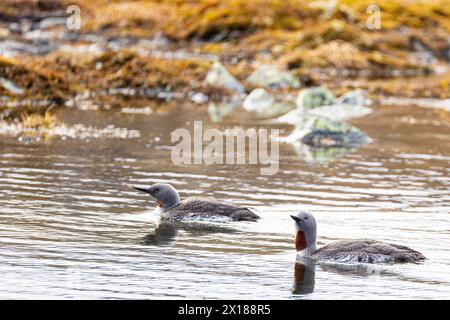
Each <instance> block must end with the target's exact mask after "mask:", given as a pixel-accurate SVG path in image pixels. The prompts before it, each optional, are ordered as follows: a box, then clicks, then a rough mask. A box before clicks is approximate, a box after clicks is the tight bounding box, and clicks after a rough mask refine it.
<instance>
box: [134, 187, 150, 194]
mask: <svg viewBox="0 0 450 320" xmlns="http://www.w3.org/2000/svg"><path fill="white" fill-rule="evenodd" d="M133 188H134V189H136V190H138V191H142V192H145V193H148V194H149V195H152V193H151V192H150V190H148V189H145V188H139V187H133Z"/></svg>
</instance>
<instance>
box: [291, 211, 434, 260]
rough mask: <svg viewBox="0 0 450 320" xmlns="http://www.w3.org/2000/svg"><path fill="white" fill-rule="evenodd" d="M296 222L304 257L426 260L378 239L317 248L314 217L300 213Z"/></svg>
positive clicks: (413, 251)
mask: <svg viewBox="0 0 450 320" xmlns="http://www.w3.org/2000/svg"><path fill="white" fill-rule="evenodd" d="M291 218H292V219H293V220H294V221H295V226H296V231H297V233H296V237H295V247H296V249H297V254H298V255H299V256H301V257H306V258H311V259H315V260H323V261H335V262H361V263H405V262H418V261H421V260H425V259H426V258H425V257H424V256H423V255H422V254H421V253H420V252H417V251H415V250H412V249H410V248H408V247H405V246H401V245H396V244H390V243H384V242H380V241H376V240H365V239H364V240H345V241H338V242H334V243H331V244H328V245H326V246H324V247H322V248H319V249H317V246H316V233H317V224H316V220H315V219H314V216H313V215H312V214H310V213H307V212H300V213H299V214H297V215H296V216H291Z"/></svg>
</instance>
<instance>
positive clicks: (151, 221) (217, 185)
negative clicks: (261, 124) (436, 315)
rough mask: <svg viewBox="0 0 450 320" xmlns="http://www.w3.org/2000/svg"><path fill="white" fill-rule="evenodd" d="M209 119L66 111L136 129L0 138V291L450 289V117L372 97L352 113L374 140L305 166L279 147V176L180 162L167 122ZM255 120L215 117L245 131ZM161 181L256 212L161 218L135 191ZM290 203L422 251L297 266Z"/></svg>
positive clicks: (275, 293)
mask: <svg viewBox="0 0 450 320" xmlns="http://www.w3.org/2000/svg"><path fill="white" fill-rule="evenodd" d="M69 113H70V114H69ZM203 114H204V113H195V112H180V111H179V110H173V111H171V112H168V113H166V114H164V113H163V114H151V115H127V114H122V113H120V112H113V111H110V112H99V111H75V110H70V111H67V114H66V115H65V117H66V118H67V120H66V122H69V123H70V122H72V123H86V122H87V123H89V124H90V125H92V126H96V127H100V128H101V127H105V126H107V125H108V124H114V125H116V126H118V127H124V128H128V129H133V130H139V132H140V133H141V137H140V138H134V139H91V140H83V141H80V140H71V139H68V140H65V141H63V140H61V139H53V140H52V141H50V142H40V143H29V144H23V143H20V142H18V141H17V139H13V138H6V137H1V140H0V146H1V154H0V168H1V169H0V170H1V171H0V274H1V275H2V284H1V287H0V298H49V299H53V298H88V299H90V298H144V299H151V298H153V299H155V298H213V299H214V298H232V299H234V298H236V299H239V298H245V299H248V298H250V299H253V298H255V299H256V298H273V299H297V298H306V299H322V298H325V299H327V298H344V299H350V298H369V299H370V298H387V299H390V298H435V299H439V298H447V299H448V298H450V275H449V273H448V272H449V270H450V252H449V248H450V215H449V207H450V174H449V173H450V172H449V171H450V168H449V163H450V125H449V123H450V122H449V120H448V114H445V113H443V112H442V111H439V110H435V109H427V108H420V107H411V106H407V107H406V106H405V107H401V106H395V107H394V106H393V107H388V106H385V107H378V108H375V112H374V113H373V114H371V115H369V116H367V117H365V118H364V119H359V120H357V121H354V122H353V123H354V124H356V125H357V126H358V127H360V128H361V129H362V130H364V131H365V132H366V133H368V134H369V135H370V136H371V137H372V138H373V139H374V142H373V143H372V144H370V145H368V146H366V147H363V148H361V149H359V150H356V151H354V152H353V153H349V154H346V155H344V156H343V157H341V158H340V159H338V160H336V161H334V162H331V163H323V162H322V163H313V162H310V161H305V159H304V158H302V157H300V156H299V155H298V154H297V153H296V151H295V150H294V148H293V147H292V146H291V145H281V148H280V170H279V172H278V174H277V175H275V176H272V177H265V176H261V175H259V168H257V167H252V166H242V167H232V166H230V167H227V166H184V167H176V166H174V165H173V164H172V162H171V160H170V145H171V143H170V132H171V131H172V130H174V129H175V128H179V127H186V128H189V129H192V120H194V119H196V120H200V119H201V120H204V121H205V123H204V125H207V124H208V122H207V119H206V118H205V116H204V115H203ZM248 119H250V118H249V117H248V116H245V115H238V116H235V117H231V118H229V119H228V120H227V121H226V122H225V123H222V124H220V125H216V126H218V127H219V128H226V127H232V126H234V125H236V124H237V125H241V126H243V127H247V126H246V123H247V120H248ZM249 123H251V122H249ZM272 126H273V125H272ZM276 127H278V128H282V129H283V130H284V132H285V133H286V134H287V133H289V130H290V129H291V128H290V127H288V126H276ZM155 182H168V183H171V184H173V185H174V186H175V187H176V188H177V189H179V190H180V193H181V196H182V197H186V196H190V195H202V196H212V197H216V198H219V199H229V200H232V201H234V202H235V203H238V204H241V205H247V206H250V207H252V208H254V210H255V211H256V212H257V213H258V214H259V215H260V216H261V217H262V219H261V220H260V221H259V222H257V223H234V224H231V223H229V224H220V225H216V226H215V227H207V226H203V225H193V224H187V225H168V224H163V225H161V226H160V227H159V228H156V222H155V220H156V219H155V216H154V215H153V213H152V206H153V205H154V202H153V201H151V200H149V199H147V197H146V196H145V195H144V194H139V193H137V192H135V191H134V190H133V189H131V188H130V187H129V186H130V185H134V184H137V185H150V184H152V183H155ZM297 210H310V211H311V212H313V213H315V215H316V217H317V218H318V221H319V244H321V245H322V244H326V243H328V242H330V241H335V240H340V239H351V238H374V239H378V240H382V241H390V242H395V243H401V244H404V245H408V246H411V247H413V248H415V249H417V250H419V251H421V252H423V253H424V254H425V255H426V256H427V257H428V258H429V260H428V261H427V262H425V263H424V264H420V265H414V264H412V265H411V264H410V265H396V266H373V267H369V268H367V267H365V266H358V267H353V268H350V267H344V266H339V265H337V266H336V265H334V266H333V265H316V266H310V265H309V266H306V267H304V266H302V265H297V266H296V265H295V251H294V249H293V232H294V230H293V224H292V220H291V219H290V218H289V214H291V213H293V212H295V211H297Z"/></svg>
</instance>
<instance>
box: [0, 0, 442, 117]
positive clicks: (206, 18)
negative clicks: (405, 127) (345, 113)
mask: <svg viewBox="0 0 450 320" xmlns="http://www.w3.org/2000/svg"><path fill="white" fill-rule="evenodd" d="M72 4H77V5H79V6H80V8H81V14H82V16H81V17H82V26H81V30H79V31H71V36H72V38H70V40H68V41H67V42H68V43H70V44H71V45H72V46H73V48H72V49H67V48H66V49H65V50H61V49H58V48H57V49H55V50H52V51H51V52H48V53H45V54H42V55H35V54H21V55H20V56H18V57H11V58H6V57H1V56H0V78H3V79H6V80H7V81H9V82H8V83H7V84H6V85H1V84H0V96H1V97H3V98H2V101H6V102H7V103H6V104H5V105H11V102H14V101H16V100H17V101H20V100H24V99H26V100H31V101H35V100H37V101H39V100H46V101H50V103H49V104H48V105H52V104H57V105H64V104H65V103H66V102H67V101H68V100H76V99H77V97H78V96H80V95H86V92H87V93H89V98H90V99H91V100H92V101H93V103H97V104H100V105H101V104H103V103H105V102H107V104H108V105H113V106H118V107H122V106H128V105H127V101H128V100H127V99H112V98H110V97H108V94H109V93H111V92H119V95H121V96H123V95H124V94H123V93H124V92H125V91H126V90H131V91H128V92H132V93H133V92H134V93H136V92H137V93H138V94H139V93H142V94H144V95H146V96H145V97H143V98H145V99H149V100H154V99H161V98H164V97H165V95H158V94H154V93H155V92H157V91H158V90H159V91H162V92H167V93H168V94H169V93H171V92H172V93H173V92H175V93H178V94H179V95H180V96H181V97H188V96H189V95H190V94H191V93H192V92H193V93H195V92H201V93H204V94H206V95H208V96H209V98H210V99H211V100H221V99H222V98H223V97H227V96H232V95H233V92H231V91H230V90H227V89H224V88H220V87H211V86H209V85H206V84H205V81H204V79H205V77H206V74H207V72H208V69H209V67H210V66H211V65H212V63H213V60H215V59H217V60H220V61H221V62H222V63H223V64H224V65H225V67H226V68H227V69H228V70H229V71H230V72H231V73H232V74H233V75H234V76H235V77H236V78H237V79H238V80H239V81H241V82H242V83H243V85H244V86H245V89H246V90H247V91H249V90H251V89H253V88H254V86H252V85H249V84H248V83H245V81H244V80H245V79H246V78H247V77H248V76H249V75H250V74H251V73H252V72H253V71H254V70H255V69H256V68H257V67H258V66H259V65H261V64H263V63H264V64H271V65H274V66H277V67H278V68H280V69H285V70H289V71H290V72H292V73H293V74H294V75H296V76H297V77H298V78H299V79H300V82H301V85H302V86H307V85H313V84H326V85H328V86H329V87H330V88H331V89H332V90H333V91H335V92H336V93H341V92H343V91H345V90H348V89H352V88H356V87H358V88H363V89H368V90H369V92H370V93H372V94H376V95H397V96H407V97H434V98H449V97H450V90H449V83H450V75H449V73H448V71H447V72H444V73H443V74H441V75H437V76H436V75H434V74H435V73H436V72H437V71H436V70H438V69H439V70H442V69H443V68H444V69H445V68H447V66H448V64H449V59H450V42H449V41H448V39H449V38H450V1H448V0H431V1H426V2H425V1H416V2H411V1H403V0H393V1H369V0H358V1H350V0H341V1H336V2H326V1H323V2H318V1H300V0H289V1H282V0H258V1H244V0H228V1H220V0H201V1H179V0H161V1H150V0H145V1H144V0H140V1H130V0H128V1H127V0H117V1H114V2H109V1H105V0H90V1H86V0H75V1H66V0H64V1H35V0H33V1H31V0H21V1H12V0H5V1H2V3H1V4H0V12H1V14H0V28H2V30H6V31H5V32H3V33H1V32H0V41H7V40H14V41H19V40H20V41H21V40H22V39H23V37H24V35H26V34H27V32H29V31H30V30H33V28H34V29H37V30H39V22H40V21H42V20H43V19H45V18H47V17H54V16H58V17H61V16H64V15H66V12H65V10H66V8H67V6H68V5H72ZM373 4H377V5H378V6H379V7H380V9H381V29H380V30H370V29H369V28H367V19H368V18H369V16H370V13H367V8H368V6H369V5H373ZM12 25H14V28H13V27H12ZM48 30H50V31H60V32H62V33H64V32H67V31H68V30H66V29H65V26H61V25H55V26H53V27H51V26H50V27H49V29H46V31H48ZM88 35H93V36H94V37H93V39H108V40H111V39H113V40H114V39H128V40H129V39H134V40H136V39H138V40H142V39H144V40H145V39H154V38H157V37H160V38H161V37H162V38H164V39H166V42H167V43H168V45H162V47H161V48H158V50H162V51H165V50H166V51H168V52H170V51H175V52H179V51H181V52H185V53H187V54H186V55H185V56H183V55H181V56H180V57H177V58H176V59H173V58H170V57H166V56H164V55H159V56H158V55H155V54H151V52H150V53H149V54H146V53H144V54H143V53H140V52H139V50H138V49H136V48H127V47H126V46H125V48H118V49H117V48H115V49H113V48H111V46H109V47H108V46H105V47H103V48H102V49H101V50H99V51H98V52H94V53H91V52H88V53H83V52H81V53H80V52H76V50H75V49H76V48H77V46H78V45H80V46H82V45H86V44H89V40H86V37H84V38H83V36H88ZM26 41H30V40H29V39H27V40H26ZM92 42H94V43H95V40H92ZM193 55H200V58H193V57H192V56H193ZM208 55H211V56H212V57H214V59H206V58H205V59H203V58H202V56H205V57H206V56H208ZM424 57H425V58H424ZM12 85H15V86H17V88H19V89H18V90H11V88H13V89H14V87H12ZM111 89H116V90H115V91H114V90H112V91H111ZM119 89H120V90H119ZM121 90H122V91H121ZM124 90H125V91H124ZM133 90H135V91H133ZM139 90H140V91H139ZM284 91H286V90H282V92H284ZM287 91H289V90H287ZM291 91H293V90H291ZM99 92H103V94H99ZM19 93H20V94H19ZM35 105H36V104H33V103H31V104H30V106H29V107H25V108H8V107H6V109H7V113H4V114H3V117H6V118H8V117H9V118H14V117H15V118H20V117H21V114H29V113H33V112H38V113H40V114H44V113H45V110H46V107H43V108H42V107H40V108H38V107H35ZM47 107H48V106H47ZM3 109H5V107H3ZM5 115H6V116H5Z"/></svg>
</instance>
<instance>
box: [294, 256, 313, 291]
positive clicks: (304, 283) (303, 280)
mask: <svg viewBox="0 0 450 320" xmlns="http://www.w3.org/2000/svg"><path fill="white" fill-rule="evenodd" d="M315 283H316V264H315V262H314V261H312V260H310V259H297V261H296V262H295V265H294V285H293V287H292V293H293V294H299V295H305V294H310V293H312V292H313V291H314V285H315Z"/></svg>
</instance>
